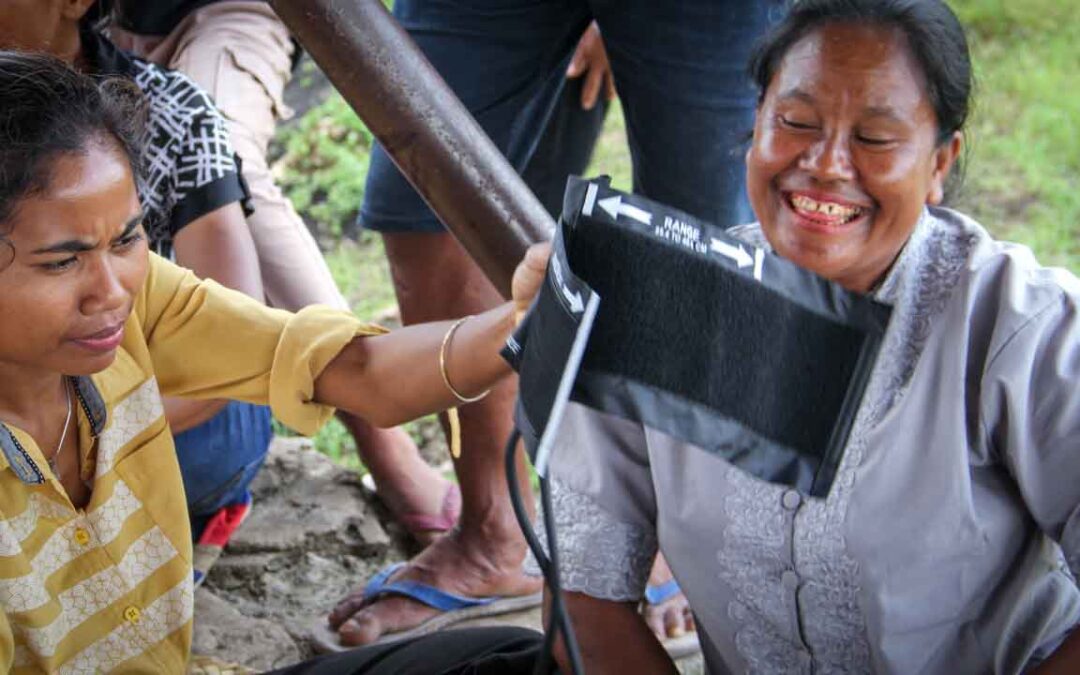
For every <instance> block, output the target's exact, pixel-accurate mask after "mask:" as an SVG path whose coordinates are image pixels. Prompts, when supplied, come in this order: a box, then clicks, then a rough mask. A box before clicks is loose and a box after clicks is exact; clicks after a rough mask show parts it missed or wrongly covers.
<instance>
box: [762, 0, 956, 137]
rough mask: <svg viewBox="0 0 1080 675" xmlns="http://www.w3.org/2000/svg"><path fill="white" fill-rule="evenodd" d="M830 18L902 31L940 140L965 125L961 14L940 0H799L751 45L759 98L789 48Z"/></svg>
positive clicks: (839, 21)
mask: <svg viewBox="0 0 1080 675" xmlns="http://www.w3.org/2000/svg"><path fill="white" fill-rule="evenodd" d="M830 23H867V24H874V25H879V26H884V27H887V28H895V29H897V30H900V31H902V32H903V33H904V35H905V37H906V38H907V43H908V47H909V48H910V49H911V52H912V54H913V55H914V56H915V59H916V61H917V62H918V64H919V65H920V66H921V67H922V71H923V74H924V76H925V79H926V93H927V96H928V97H929V99H930V105H931V106H932V107H933V108H934V113H935V114H936V115H937V125H938V143H944V142H945V141H947V140H949V139H950V138H951V137H952V135H953V133H954V132H956V131H959V130H961V129H963V128H964V124H965V123H966V122H967V118H968V112H969V110H970V106H971V90H972V76H971V55H970V53H969V52H968V44H967V37H966V36H965V35H964V28H963V27H962V26H961V25H960V20H959V19H957V18H956V15H955V14H953V12H952V10H951V9H949V6H948V5H946V4H945V2H944V1H943V0H798V2H796V3H795V4H794V6H793V7H792V8H791V11H790V13H789V14H788V15H787V17H786V18H785V19H784V20H783V21H782V22H781V23H780V24H778V25H777V26H776V27H775V28H774V29H773V30H772V31H771V32H770V33H769V35H767V36H766V37H765V38H764V39H763V40H762V41H761V42H760V43H759V44H758V46H757V48H756V49H755V52H754V55H753V57H752V58H751V61H750V76H751V78H752V79H753V81H754V82H755V83H756V84H757V87H758V96H759V100H760V98H763V97H764V96H765V90H766V89H768V87H769V83H770V82H771V81H772V78H773V75H774V74H776V69H777V68H778V67H779V65H780V61H781V60H782V59H783V58H784V55H785V54H787V51H788V49H790V48H791V47H792V45H794V44H795V43H796V42H798V41H799V40H800V39H802V38H803V37H804V36H806V35H807V34H808V33H810V32H811V31H813V30H814V29H816V28H819V27H821V26H823V25H825V24H830Z"/></svg>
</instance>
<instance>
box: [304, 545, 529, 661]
mask: <svg viewBox="0 0 1080 675" xmlns="http://www.w3.org/2000/svg"><path fill="white" fill-rule="evenodd" d="M404 566H405V563H394V564H393V565H390V566H389V567H386V568H384V569H383V570H382V571H380V572H379V573H378V574H376V575H375V576H374V577H372V578H371V580H370V581H368V583H367V585H365V586H364V601H365V603H370V602H373V601H375V600H377V599H379V598H383V597H387V596H398V597H404V598H409V599H411V600H415V601H416V602H419V603H421V604H424V605H427V606H428V607H431V608H433V609H437V610H439V612H440V613H439V614H437V615H435V616H433V617H431V618H430V619H428V620H427V621H424V622H423V623H421V624H420V625H418V626H414V627H413V628H410V629H408V630H404V631H400V632H397V633H389V634H387V635H383V636H382V637H381V638H379V640H378V641H376V642H375V644H384V643H387V642H397V641H398V640H407V639H409V638H414V637H419V636H421V635H427V634H429V633H434V632H435V631H438V630H442V629H443V628H447V627H449V626H452V625H454V624H456V623H460V622H462V621H465V620H468V619H479V618H483V617H489V616H499V615H501V614H510V613H512V612H520V611H524V610H528V609H532V608H534V607H538V606H540V603H541V602H542V601H543V593H534V594H533V595H522V596H514V597H507V596H499V595H493V596H486V597H479V598H472V597H466V596H464V595H457V594H455V593H448V592H446V591H444V590H442V589H439V588H436V587H435V586H432V585H430V584H425V583H421V582H419V581H409V580H403V581H390V577H392V576H393V575H394V574H395V573H396V572H397V571H398V570H400V569H401V568H402V567H404ZM311 632H312V635H311V638H312V645H313V647H314V648H315V649H316V651H319V652H322V653H330V652H340V651H345V650H347V649H351V647H348V646H346V645H342V644H341V640H340V638H339V636H338V633H337V631H335V630H333V629H332V628H330V626H329V624H328V623H327V622H326V620H325V619H322V620H320V621H317V622H316V625H314V626H313V627H312V630H311Z"/></svg>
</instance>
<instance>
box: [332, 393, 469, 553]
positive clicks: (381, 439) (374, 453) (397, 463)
mask: <svg viewBox="0 0 1080 675" xmlns="http://www.w3.org/2000/svg"><path fill="white" fill-rule="evenodd" d="M338 418H339V419H340V420H341V421H342V423H344V424H345V427H346V428H347V429H348V430H349V433H351V434H352V437H353V438H354V439H355V440H356V449H357V453H358V454H359V455H360V461H361V462H363V463H364V466H366V467H367V469H368V471H370V472H371V477H372V478H374V479H375V486H376V487H377V488H378V490H379V499H380V500H382V502H383V504H385V505H386V508H388V509H390V512H391V513H393V514H394V515H395V516H398V517H400V516H402V515H404V514H431V515H438V514H439V513H440V512H441V510H442V507H443V501H444V500H445V498H446V492H447V490H450V489H452V488H453V483H451V482H450V481H449V480H447V479H446V478H443V477H442V476H441V475H439V472H438V471H436V470H435V468H434V467H432V466H431V465H429V464H428V463H427V462H425V461H424V458H423V457H421V456H420V453H419V452H418V451H417V449H416V444H415V443H413V440H412V438H410V437H409V434H407V433H406V432H405V430H404V429H402V428H401V427H395V428H393V429H379V428H378V427H373V426H371V425H370V424H368V423H367V422H365V421H364V420H362V419H360V418H359V417H355V416H353V415H349V414H347V413H342V412H339V413H338ZM409 533H410V534H411V535H412V537H413V538H414V539H415V540H416V541H417V542H419V543H420V544H421V545H423V546H427V545H428V544H430V543H431V542H433V541H435V539H437V538H438V537H439V535H441V534H442V531H439V530H410V531H409Z"/></svg>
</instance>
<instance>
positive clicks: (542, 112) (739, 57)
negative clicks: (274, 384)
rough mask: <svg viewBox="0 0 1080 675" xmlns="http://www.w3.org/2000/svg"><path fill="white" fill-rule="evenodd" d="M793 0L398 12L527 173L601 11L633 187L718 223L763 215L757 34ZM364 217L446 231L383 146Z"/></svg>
mask: <svg viewBox="0 0 1080 675" xmlns="http://www.w3.org/2000/svg"><path fill="white" fill-rule="evenodd" d="M786 4H787V3H786V1H785V0H678V1H674V0H672V1H661V0H397V1H396V2H395V3H394V15H395V16H396V17H397V18H398V20H399V21H400V22H401V24H402V25H403V26H404V27H405V29H406V30H408V32H409V34H410V35H412V37H413V39H415V40H416V42H417V44H418V45H419V46H420V48H421V49H422V50H423V51H424V53H425V54H426V55H427V57H428V59H430V60H431V62H432V63H433V64H434V66H435V68H436V69H437V70H438V71H439V72H440V73H441V74H442V76H443V78H444V79H445V80H446V81H447V82H448V83H449V84H450V86H451V87H452V88H453V89H454V91H455V92H457V95H458V97H459V98H461V100H462V101H463V102H464V103H465V106H466V107H467V108H468V109H469V110H470V111H471V112H472V114H473V115H474V116H475V117H476V119H477V121H478V122H479V123H480V125H481V126H482V127H483V128H484V130H485V131H487V133H488V135H489V136H490V137H491V138H492V140H494V141H495V144H496V145H497V146H498V147H499V148H500V149H501V150H502V151H503V153H504V154H505V155H506V157H507V158H508V159H509V160H510V163H511V164H512V165H513V166H514V167H515V168H516V169H517V170H518V171H519V172H520V171H522V170H523V169H524V167H525V166H526V164H527V163H528V161H529V159H530V157H531V156H532V154H533V152H534V150H535V148H536V145H537V142H538V141H539V139H540V137H541V135H542V133H543V130H544V127H545V124H546V123H547V121H548V118H549V117H550V114H551V111H552V110H553V109H554V107H555V104H556V103H557V102H558V99H559V94H560V92H561V90H562V87H563V86H564V81H565V70H566V65H567V63H568V60H569V58H570V55H571V54H572V52H573V49H574V47H575V46H576V44H577V41H578V38H580V36H581V34H582V32H583V31H584V29H585V27H586V26H587V25H588V23H589V21H590V20H592V19H594V18H595V20H596V21H597V23H598V25H599V26H600V31H601V34H602V35H603V38H604V43H605V45H606V47H607V50H608V55H609V57H610V59H611V64H612V70H613V71H614V73H615V82H616V87H617V88H618V91H619V97H620V99H621V100H622V104H623V110H624V113H625V116H626V128H627V135H628V140H629V144H630V153H631V157H632V159H633V167H634V191H635V192H638V193H640V194H644V195H647V196H649V197H651V198H652V199H655V200H658V201H660V202H664V203H666V204H670V205H672V206H675V207H677V208H680V209H682V210H684V211H688V212H690V213H692V214H694V215H696V216H698V217H700V218H704V219H706V220H709V221H711V222H713V223H715V224H717V225H720V226H730V225H735V224H738V223H743V222H748V221H750V220H752V214H751V211H750V207H749V203H748V201H747V198H746V190H745V166H744V161H743V158H744V154H745V152H746V147H747V140H748V139H749V136H750V132H751V131H752V127H753V112H754V106H755V103H756V94H755V91H754V89H753V87H752V85H751V83H750V81H749V78H748V76H747V61H748V58H749V55H750V52H751V49H752V47H753V45H754V43H755V41H756V40H757V39H758V38H760V37H761V35H762V34H763V33H764V32H765V30H766V29H767V28H768V26H769V25H770V24H771V23H772V22H774V21H776V20H779V19H780V18H781V17H782V15H783V12H784V10H785V8H786ZM360 219H361V223H362V224H363V225H364V226H365V227H367V228H369V229H372V230H378V231H382V232H439V231H442V225H440V224H439V222H438V220H437V219H436V218H435V216H434V214H432V213H431V211H430V210H429V209H428V208H427V206H426V205H425V204H424V202H423V200H421V198H420V197H419V196H418V195H417V194H416V193H415V191H414V190H413V189H412V187H411V186H409V184H408V183H407V182H406V181H405V179H404V178H402V177H401V175H400V174H399V173H398V171H397V169H396V168H395V167H394V166H393V164H392V163H391V162H390V160H389V158H388V157H387V156H386V154H385V153H384V152H383V151H382V150H381V148H376V149H375V151H374V153H373V154H372V159H371V169H370V172H369V174H368V179H367V188H366V193H365V196H364V203H363V206H362V208H361V213H360Z"/></svg>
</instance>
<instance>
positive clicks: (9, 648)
mask: <svg viewBox="0 0 1080 675" xmlns="http://www.w3.org/2000/svg"><path fill="white" fill-rule="evenodd" d="M0 102H2V103H0V317H2V320H0V606H2V607H3V612H2V613H0V670H3V671H4V672H7V671H12V670H13V671H15V672H41V671H47V672H101V671H121V672H123V671H128V672H134V671H139V672H162V673H182V672H184V670H185V668H186V664H187V660H188V656H189V650H190V646H191V617H192V571H191V538H190V532H189V524H188V518H187V507H186V503H185V499H184V494H183V487H182V484H181V480H180V473H179V469H178V466H177V462H176V456H175V451H174V448H173V443H172V438H171V435H170V434H169V430H168V427H167V424H166V422H165V418H164V416H163V411H162V404H161V397H162V396H163V395H166V396H181V397H193V398H233V399H238V400H243V401H249V402H252V403H261V404H269V405H270V406H271V407H272V408H273V411H274V414H275V416H277V418H278V419H280V420H281V421H282V422H284V423H285V424H287V425H289V426H291V427H293V428H295V429H296V430H298V431H300V432H304V433H311V432H314V431H315V430H316V429H317V428H318V426H319V425H320V424H321V423H322V422H324V421H325V420H326V419H327V417H328V416H329V415H330V414H331V411H332V408H333V407H340V408H342V409H345V410H348V411H351V412H353V413H355V414H357V415H360V416H362V417H364V418H366V419H368V420H370V421H372V422H374V423H375V424H378V425H380V426H389V425H394V424H397V423H399V422H402V421H404V420H408V419H411V418H414V417H417V416H420V415H423V414H426V413H430V412H433V411H436V410H441V409H444V408H447V407H450V406H452V405H454V404H455V403H457V402H459V401H461V400H464V399H465V398H467V397H470V396H475V395H477V394H478V393H479V392H482V391H484V390H485V389H486V388H487V387H489V386H490V385H491V384H492V383H494V382H496V381H497V380H499V379H500V378H502V377H503V376H505V375H506V374H508V373H509V369H508V367H507V366H506V365H505V364H504V363H503V362H502V360H501V359H500V358H499V356H498V351H499V349H500V347H501V346H502V344H503V342H504V341H505V339H506V338H507V336H508V335H509V333H510V331H511V330H512V329H513V328H514V326H515V325H516V322H517V320H518V318H519V317H520V315H521V313H522V312H523V311H524V310H525V308H526V307H527V306H528V304H529V302H530V301H531V299H532V297H533V296H534V295H535V293H536V290H537V288H538V287H539V284H540V283H541V280H542V278H543V272H544V265H545V263H546V257H545V251H544V249H542V248H539V247H537V248H534V249H532V250H530V252H529V255H528V256H526V259H525V261H524V262H523V263H522V265H521V266H520V267H519V269H518V271H517V274H516V275H515V279H514V302H513V303H507V304H506V305H504V306H502V307H499V308H497V309H494V310H491V311H489V312H487V313H485V314H482V315H478V316H476V317H473V318H471V319H469V320H467V321H459V322H454V323H441V324H425V325H418V326H413V327H410V328H406V329H403V330H400V331H395V332H394V333H393V334H390V335H386V334H384V332H385V331H382V330H380V329H378V328H376V327H373V326H366V325H364V324H362V323H360V322H359V321H357V320H356V319H355V318H354V317H352V316H351V315H349V314H347V313H344V312H339V311H335V310H330V309H327V308H320V307H312V308H308V309H305V310H303V311H301V312H300V313H298V314H291V313H288V312H284V311H280V310H273V309H268V308H266V307H263V306H262V305H260V304H259V303H257V302H255V301H253V300H251V299H249V298H248V297H246V296H244V295H242V294H240V293H237V292H234V291H230V290H228V289H225V288H223V287H221V286H219V285H217V284H215V283H214V282H212V281H200V280H198V279H197V278H195V277H194V275H192V274H191V273H190V272H187V271H185V270H183V269H181V268H178V267H176V266H174V265H172V264H170V263H169V262H167V261H165V260H163V259H161V258H159V257H157V256H154V255H150V254H148V252H147V247H146V236H145V233H144V232H143V230H142V227H141V207H140V204H139V200H138V197H137V194H136V189H135V181H136V180H137V174H138V172H137V170H136V171H134V172H133V167H137V161H136V158H137V157H138V156H139V154H138V149H137V148H136V147H135V144H134V140H133V139H135V138H137V137H138V136H137V133H136V132H137V125H138V123H139V119H140V115H139V114H138V104H139V95H138V93H137V90H134V88H133V87H132V86H131V85H128V84H124V83H120V82H116V81H106V82H103V83H100V84H99V83H95V82H94V81H92V80H90V79H89V78H86V77H84V76H82V75H78V74H76V73H75V72H74V71H72V70H70V69H69V68H67V67H66V66H64V65H63V64H62V63H60V62H59V61H55V60H53V59H51V58H49V57H43V56H31V55H24V54H18V53H12V52H0ZM473 638H476V636H475V635H473ZM519 638H520V639H519ZM439 639H440V640H442V641H443V642H445V641H446V640H447V639H450V640H453V639H454V638H453V637H452V636H451V637H450V638H447V637H445V636H444V637H441V638H439ZM479 639H480V642H483V643H484V644H487V645H488V646H490V645H493V644H497V645H499V646H500V647H499V648H500V649H501V648H502V647H505V646H507V645H510V646H509V647H507V648H508V649H511V650H513V651H520V650H521V648H522V645H523V644H525V645H526V646H528V644H531V643H530V639H531V638H529V637H523V636H521V635H518V634H514V635H510V636H509V637H508V635H507V634H501V635H498V636H493V635H491V634H485V635H484V636H481V638H479ZM474 641H475V640H474ZM523 641H524V642H523ZM422 651H424V653H425V654H426V656H425V658H423V659H419V660H420V661H424V666H423V667H422V669H420V670H416V671H414V672H429V671H430V670H434V671H436V672H444V670H446V669H447V668H450V670H448V671H447V672H454V671H453V668H455V667H463V665H462V664H464V662H467V661H470V660H472V661H475V655H474V654H473V653H472V652H470V651H469V650H465V651H462V650H460V649H458V650H456V653H453V654H451V652H454V651H455V650H451V649H443V648H440V649H438V650H435V652H433V651H432V650H431V649H424V650H422ZM474 651H475V652H476V653H481V652H490V651H491V650H490V649H488V648H485V649H477V650H474ZM439 654H449V655H450V656H447V657H446V658H451V656H452V658H453V659H456V660H454V661H452V663H450V664H447V663H441V664H440V663H436V662H435V661H436V658H437V657H438V655H439ZM485 658H486V657H485ZM362 660H363V659H362V658H361V659H360V660H355V659H354V660H353V661H352V662H351V663H352V664H353V665H351V666H350V665H347V664H338V666H336V667H335V672H347V671H349V670H351V671H352V672H360V671H362V672H376V671H371V670H366V669H365V668H364V667H363V666H356V664H358V663H361V662H362ZM357 668H359V670H357ZM396 672H401V670H400V668H399V669H398V670H397V671H396Z"/></svg>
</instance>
